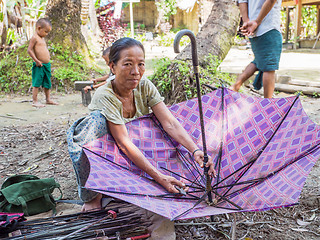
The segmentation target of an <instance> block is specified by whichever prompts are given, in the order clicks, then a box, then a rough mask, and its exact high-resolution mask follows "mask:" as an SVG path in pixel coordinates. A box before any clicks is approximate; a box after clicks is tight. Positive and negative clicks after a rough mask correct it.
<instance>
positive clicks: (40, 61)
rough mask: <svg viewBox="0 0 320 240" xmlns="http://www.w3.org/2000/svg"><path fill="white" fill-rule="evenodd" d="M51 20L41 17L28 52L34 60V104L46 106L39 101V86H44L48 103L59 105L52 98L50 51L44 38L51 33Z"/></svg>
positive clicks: (34, 105) (35, 105)
mask: <svg viewBox="0 0 320 240" xmlns="http://www.w3.org/2000/svg"><path fill="white" fill-rule="evenodd" d="M51 28H52V25H51V22H50V20H49V19H47V18H40V19H39V20H38V21H37V23H36V32H35V34H34V35H33V36H32V38H31V39H30V42H29V46H28V54H29V55H30V57H31V58H32V59H33V60H34V63H33V67H32V87H33V88H32V106H33V107H44V106H45V105H43V104H41V103H40V102H39V101H38V92H39V88H40V87H41V86H42V87H43V88H44V93H45V96H46V104H51V105H58V103H56V102H54V101H52V100H51V98H50V88H51V63H50V53H49V50H48V48H47V44H46V42H45V40H44V38H45V37H46V36H47V35H48V34H49V33H50V31H51Z"/></svg>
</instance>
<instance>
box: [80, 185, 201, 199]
mask: <svg viewBox="0 0 320 240" xmlns="http://www.w3.org/2000/svg"><path fill="white" fill-rule="evenodd" d="M86 189H88V190H92V191H102V192H107V193H116V194H123V195H131V196H141V197H153V198H173V199H182V200H197V199H199V198H198V197H196V196H194V195H190V196H192V198H186V197H180V196H181V194H180V193H167V194H160V195H152V194H141V193H128V192H119V191H111V190H105V189H97V188H86Z"/></svg>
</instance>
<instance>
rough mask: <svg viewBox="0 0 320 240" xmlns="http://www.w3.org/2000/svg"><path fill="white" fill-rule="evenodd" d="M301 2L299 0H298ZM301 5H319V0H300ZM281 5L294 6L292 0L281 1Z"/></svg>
mask: <svg viewBox="0 0 320 240" xmlns="http://www.w3.org/2000/svg"><path fill="white" fill-rule="evenodd" d="M299 2H301V0H299ZM302 5H320V0H302ZM281 6H282V7H293V6H296V3H295V1H294V0H288V1H282V4H281Z"/></svg>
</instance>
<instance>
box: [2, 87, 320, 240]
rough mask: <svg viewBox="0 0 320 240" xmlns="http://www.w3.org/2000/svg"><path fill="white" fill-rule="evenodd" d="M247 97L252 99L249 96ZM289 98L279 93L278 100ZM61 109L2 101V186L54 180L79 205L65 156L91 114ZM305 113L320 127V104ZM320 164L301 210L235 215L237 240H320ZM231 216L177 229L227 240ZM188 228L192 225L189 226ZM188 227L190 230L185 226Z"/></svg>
mask: <svg viewBox="0 0 320 240" xmlns="http://www.w3.org/2000/svg"><path fill="white" fill-rule="evenodd" d="M248 94H252V93H250V92H248ZM284 96H287V95H286V94H284V93H280V94H279V95H278V96H277V97H284ZM54 99H55V100H56V101H58V102H59V103H60V105H59V106H46V107H45V108H40V109H36V108H32V107H31V102H30V97H29V96H25V97H21V96H16V97H12V96H11V97H4V98H0V119H1V120H0V129H1V132H0V161H1V165H0V177H1V178H0V183H2V182H3V181H4V179H5V178H7V177H9V176H10V175H12V174H18V173H19V174H23V173H24V174H34V175H36V176H39V177H40V178H46V177H54V178H55V179H56V180H57V181H58V182H59V183H60V185H61V187H62V191H63V194H64V199H78V196H77V191H76V189H77V188H76V181H75V175H74V172H73V168H72V164H71V160H70V158H69V156H68V152H67V143H66V130H67V129H68V127H69V126H70V125H71V124H72V123H73V122H74V120H76V119H78V118H79V117H81V116H84V115H86V114H87V109H86V108H85V107H84V106H82V105H81V96H80V93H73V94H69V95H54ZM301 99H302V102H303V106H304V109H305V111H306V113H307V114H308V115H309V116H310V118H311V119H312V120H313V121H315V122H317V123H318V124H320V114H319V112H320V99H315V98H309V97H302V98H301ZM319 184H320V166H319V163H317V164H316V166H315V167H314V168H313V169H312V171H311V173H310V175H309V176H308V179H307V181H306V183H305V186H304V188H303V191H302V194H301V197H300V204H299V205H297V206H294V207H289V208H284V209H276V210H271V211H266V212H254V213H243V214H236V221H237V231H236V236H237V238H236V239H245V238H246V239H250V238H252V239H297V240H298V239H299V240H300V239H320V229H319V226H320V210H319V187H318V186H319ZM79 210H80V207H79V206H77V205H66V204H58V211H60V213H64V214H66V213H70V212H75V211H79ZM232 220H233V216H232V215H220V216H215V217H214V223H209V222H211V219H210V218H208V219H206V218H201V219H195V220H193V221H184V222H179V223H177V226H176V232H177V236H178V237H177V238H178V239H229V237H230V236H231V233H230V230H231V225H232ZM190 223H192V224H191V225H190ZM185 224H186V225H185Z"/></svg>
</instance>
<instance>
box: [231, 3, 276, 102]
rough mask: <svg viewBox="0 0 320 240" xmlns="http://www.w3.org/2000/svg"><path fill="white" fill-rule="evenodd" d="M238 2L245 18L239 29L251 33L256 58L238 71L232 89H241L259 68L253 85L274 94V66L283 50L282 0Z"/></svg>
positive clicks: (246, 34)
mask: <svg viewBox="0 0 320 240" xmlns="http://www.w3.org/2000/svg"><path fill="white" fill-rule="evenodd" d="M238 2H239V8H240V14H241V16H242V20H243V25H242V27H241V28H240V29H241V31H242V33H243V34H244V35H245V36H248V37H249V39H250V42H251V48H252V51H253V53H254V57H255V59H254V61H253V62H251V63H250V64H249V65H248V66H247V67H246V68H245V70H244V71H243V72H242V73H241V74H240V75H239V77H238V78H237V80H236V82H235V83H234V84H233V85H232V86H231V89H232V90H234V91H239V89H240V87H241V85H242V84H243V83H244V82H245V81H246V80H247V79H249V78H250V77H251V76H252V75H253V74H254V73H255V72H256V71H259V73H258V75H257V76H256V78H255V80H254V83H253V86H254V88H255V89H256V90H259V89H261V88H262V86H263V88H264V89H263V90H264V97H265V98H272V96H273V92H274V86H275V80H276V74H275V70H278V69H279V62H280V55H281V51H282V35H281V32H280V11H281V0H238Z"/></svg>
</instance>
